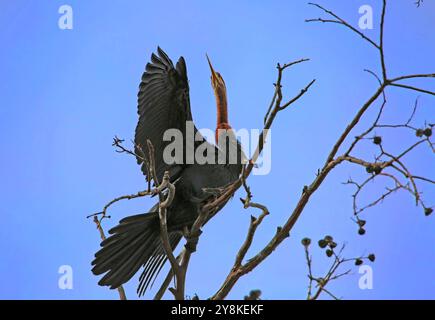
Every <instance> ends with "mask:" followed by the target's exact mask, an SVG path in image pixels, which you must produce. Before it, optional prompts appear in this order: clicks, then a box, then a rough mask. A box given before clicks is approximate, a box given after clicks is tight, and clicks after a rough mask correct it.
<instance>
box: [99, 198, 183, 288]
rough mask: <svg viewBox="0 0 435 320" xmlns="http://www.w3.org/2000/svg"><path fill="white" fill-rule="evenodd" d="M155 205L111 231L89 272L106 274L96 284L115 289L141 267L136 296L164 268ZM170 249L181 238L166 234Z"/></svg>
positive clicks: (127, 219)
mask: <svg viewBox="0 0 435 320" xmlns="http://www.w3.org/2000/svg"><path fill="white" fill-rule="evenodd" d="M156 209H157V206H154V207H153V208H152V209H151V211H150V212H149V213H146V214H139V215H134V216H130V217H127V218H124V219H122V220H121V221H120V222H119V224H118V225H117V226H116V227H114V228H112V229H111V230H110V231H109V233H110V234H111V236H109V237H108V238H107V239H106V240H104V241H102V242H101V246H102V248H101V249H100V250H99V251H98V252H97V253H96V254H95V259H94V261H92V265H93V266H94V267H93V268H92V272H93V273H94V274H96V275H100V274H103V273H105V275H104V276H103V278H101V280H100V281H99V282H98V284H99V285H102V286H110V288H111V289H115V288H118V287H119V286H121V285H122V284H123V283H125V282H127V281H128V280H130V279H131V278H132V277H133V275H134V274H135V273H136V272H137V271H138V270H139V268H140V267H141V266H142V265H144V266H145V268H144V271H143V273H142V275H141V277H140V279H139V281H140V283H139V287H138V293H140V294H143V293H144V292H145V290H146V289H147V288H148V287H149V285H150V284H152V283H153V282H154V279H155V277H156V276H157V274H158V273H159V271H160V270H161V268H162V267H163V265H164V263H165V261H166V255H165V253H164V250H163V247H162V244H161V239H160V226H159V217H158V213H157V212H155V210H156ZM169 239H170V243H171V246H172V248H173V249H175V247H176V246H177V244H178V242H179V241H180V239H181V235H180V234H178V233H170V234H169Z"/></svg>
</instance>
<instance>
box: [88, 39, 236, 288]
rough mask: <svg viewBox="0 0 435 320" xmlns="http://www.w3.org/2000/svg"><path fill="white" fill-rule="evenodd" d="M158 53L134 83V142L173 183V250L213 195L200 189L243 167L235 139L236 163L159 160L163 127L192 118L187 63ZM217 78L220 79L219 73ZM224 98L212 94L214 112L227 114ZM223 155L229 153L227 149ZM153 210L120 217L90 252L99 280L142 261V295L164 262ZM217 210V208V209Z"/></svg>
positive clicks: (118, 278)
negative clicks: (136, 88) (151, 151)
mask: <svg viewBox="0 0 435 320" xmlns="http://www.w3.org/2000/svg"><path fill="white" fill-rule="evenodd" d="M157 53H158V54H157V55H155V54H152V56H151V62H150V63H148V64H147V65H146V70H145V72H144V74H143V76H142V81H141V83H140V86H139V93H138V114H139V122H138V125H137V127H136V135H135V143H136V144H137V145H139V146H141V149H142V150H143V151H144V152H145V153H146V152H147V143H146V141H147V139H149V140H150V141H151V142H152V143H153V146H154V149H155V161H156V172H157V176H158V178H159V180H161V179H162V177H163V173H164V172H165V171H169V172H170V176H171V181H172V182H174V183H175V186H176V192H175V197H174V200H173V202H172V204H171V205H170V207H169V208H168V212H167V216H168V221H167V224H168V232H169V239H170V243H171V246H172V248H173V249H175V247H176V246H177V244H178V243H179V241H180V240H181V238H182V233H181V232H182V230H183V228H184V227H185V226H187V227H190V226H191V225H192V223H193V222H194V221H195V219H196V218H197V216H198V212H199V209H200V207H201V206H202V205H204V204H205V203H206V202H207V201H209V200H210V199H212V198H213V194H212V193H210V192H207V191H206V190H204V188H220V187H224V186H226V185H228V184H229V183H231V182H233V181H235V180H236V179H237V178H238V177H239V175H240V173H241V169H242V165H241V155H242V151H241V147H240V145H239V143H238V142H237V150H238V155H239V157H238V159H239V160H238V161H237V163H235V164H217V163H216V164H198V163H196V161H195V162H194V163H193V164H185V163H186V162H183V163H182V164H166V163H165V162H164V161H163V150H164V148H165V146H166V145H167V143H168V142H164V141H163V140H162V137H163V133H164V132H165V131H166V130H167V129H170V128H176V129H179V130H180V131H181V132H182V133H183V136H184V134H185V122H186V121H192V114H191V110H190V102H189V85H188V79H187V71H186V63H185V61H184V59H183V57H181V58H180V59H179V60H178V62H177V64H176V66H175V67H174V66H173V64H172V61H171V60H170V59H169V57H168V56H167V55H166V53H165V52H163V50H161V49H160V48H158V49H157ZM210 66H211V65H210ZM213 77H216V74H215V73H214V71H213V69H212V84H213V87H214V89H215V95H216V96H217V97H218V96H222V94H220V93H219V94H217V93H216V92H217V91H218V90H221V91H220V92H222V90H225V84H224V83H223V80H222V81H221V82H219V84H220V85H221V86H223V87H222V88H216V87H215V83H214V82H213V81H215V79H214V78H213ZM218 77H219V78H220V79H221V77H220V75H219V74H218ZM219 84H218V85H219ZM224 99H225V101H219V99H218V98H217V107H218V114H219V112H225V113H226V107H227V106H226V94H225V95H224ZM220 102H221V103H220ZM218 127H225V128H230V127H229V125H228V124H227V123H225V125H221V126H219V122H218ZM196 131H197V130H196V128H195V132H196ZM201 143H208V142H206V141H205V139H204V138H202V140H200V141H197V142H196V143H195V144H194V147H193V150H186V148H184V154H186V153H188V152H194V151H195V149H196V148H197V147H198V146H199V145H200V144H201ZM209 147H211V148H212V149H213V150H215V151H216V157H217V156H218V154H219V153H220V154H221V155H222V151H221V150H220V149H219V148H217V147H216V146H211V145H209ZM227 149H229V148H227ZM139 151H140V150H136V152H139ZM227 151H228V150H227ZM223 156H224V157H226V158H228V154H225V155H223ZM138 163H139V164H141V165H142V166H141V167H142V172H143V173H144V175H145V176H146V175H147V169H146V166H145V164H142V162H141V160H140V159H138ZM147 179H150V177H147ZM222 207H223V205H222ZM157 209H158V205H157V204H156V205H155V206H154V207H152V208H151V210H150V211H149V213H146V214H139V215H134V216H130V217H127V218H124V219H122V220H121V221H120V223H119V225H117V226H116V227H114V228H113V229H111V230H110V231H109V233H110V236H109V237H108V238H107V239H106V240H104V241H103V242H102V243H101V246H102V248H101V249H100V250H99V251H98V252H97V253H96V254H95V259H94V261H93V262H92V265H93V266H94V267H93V269H92V272H93V273H94V274H96V275H100V274H105V275H104V276H103V277H102V278H101V280H100V281H99V284H100V285H104V286H110V288H112V289H113V288H117V287H119V286H120V285H122V284H123V283H125V282H127V281H128V280H129V279H130V278H131V277H133V275H134V274H135V273H136V272H137V271H138V270H139V269H140V267H141V266H143V267H144V268H143V272H142V274H141V276H140V278H139V286H138V289H137V291H138V294H139V295H142V294H143V293H144V292H145V290H146V289H147V288H148V287H149V286H150V284H152V283H153V281H154V279H155V277H156V276H157V274H158V273H159V271H160V270H161V268H162V267H163V265H164V263H165V261H166V255H165V253H164V251H163V247H162V245H161V239H160V234H159V232H160V231H159V230H160V229H159V218H158V213H157ZM220 209H221V208H217V211H218V210H220ZM209 218H211V217H209Z"/></svg>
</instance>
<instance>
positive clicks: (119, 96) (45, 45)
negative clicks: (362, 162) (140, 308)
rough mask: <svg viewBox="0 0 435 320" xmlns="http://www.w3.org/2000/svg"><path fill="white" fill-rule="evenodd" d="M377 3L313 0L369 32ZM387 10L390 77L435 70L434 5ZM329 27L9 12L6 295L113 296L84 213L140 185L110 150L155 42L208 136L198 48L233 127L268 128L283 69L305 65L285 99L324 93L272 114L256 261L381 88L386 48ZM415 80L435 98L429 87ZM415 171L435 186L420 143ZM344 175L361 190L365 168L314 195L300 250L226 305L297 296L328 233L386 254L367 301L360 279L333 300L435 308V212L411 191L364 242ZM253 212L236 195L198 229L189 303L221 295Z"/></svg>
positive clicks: (202, 13)
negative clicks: (95, 270) (257, 296)
mask: <svg viewBox="0 0 435 320" xmlns="http://www.w3.org/2000/svg"><path fill="white" fill-rule="evenodd" d="M379 2H380V1H374V0H364V1H359V0H358V1H336V0H335V1H321V3H322V4H324V5H326V6H327V7H328V8H331V9H334V10H335V11H336V12H337V13H339V14H340V15H341V16H343V17H345V18H346V19H347V20H348V21H349V22H351V23H353V24H357V21H358V17H359V14H358V8H359V7H360V6H361V5H363V4H370V5H372V6H373V8H374V14H375V16H374V19H375V21H374V22H375V26H376V25H377V23H378V22H379V14H378V13H379V5H378V4H379ZM389 2H391V5H390V6H389V8H388V12H387V17H386V33H385V49H386V59H387V62H388V70H389V71H390V74H391V75H393V76H394V75H399V74H403V73H420V72H434V71H435V59H434V57H435V42H434V40H435V38H434V34H433V30H434V29H435V4H434V3H433V1H425V2H424V5H423V6H422V7H421V8H420V9H417V8H415V6H414V4H413V2H414V1H413V0H399V1H389ZM63 4H69V5H71V6H72V8H73V10H74V11H73V13H74V29H73V30H60V29H59V28H58V24H57V22H58V18H59V16H60V15H59V14H58V8H59V7H60V6H61V5H63ZM319 15H320V12H319V11H318V10H316V9H315V8H312V7H310V6H308V5H307V4H306V1H271V2H268V4H267V5H266V4H265V3H264V1H217V2H209V1H207V2H206V1H182V2H181V1H180V2H177V3H175V2H172V1H165V2H158V1H139V0H137V1H110V2H108V1H68V2H64V1H35V0H33V1H2V2H1V3H0V43H1V50H0V77H1V81H0V132H1V137H2V138H1V139H2V148H1V158H0V164H1V166H0V176H1V178H2V183H1V184H0V203H1V206H0V213H1V226H2V230H1V232H0V252H1V258H0V279H1V283H2V285H1V287H0V298H18V299H46V298H49V299H116V298H117V292H116V291H109V290H108V289H106V288H102V287H99V286H98V285H97V281H98V278H96V277H95V276H93V275H92V273H91V271H90V269H91V268H90V262H91V260H92V257H93V254H94V252H95V251H96V250H97V249H98V247H99V235H98V232H97V231H96V229H95V225H94V224H93V223H92V222H91V221H90V220H87V219H86V218H85V217H86V215H88V214H90V213H92V212H96V211H99V210H101V208H102V207H103V206H104V204H105V203H106V202H107V201H108V200H110V199H112V198H114V197H116V196H118V195H122V194H128V193H134V192H137V191H139V190H142V189H144V188H145V184H144V178H143V176H142V175H141V172H140V170H139V167H138V166H137V165H136V163H135V160H134V159H132V158H131V157H128V156H126V155H119V154H117V153H115V152H114V150H113V148H112V147H111V141H112V137H113V136H114V135H118V136H119V137H122V138H125V139H127V140H128V139H131V138H132V137H133V133H134V128H135V125H136V121H137V118H136V93H137V86H138V83H139V80H140V77H141V74H142V72H143V69H144V66H145V64H146V62H147V61H148V59H149V56H150V54H151V52H152V51H154V50H155V48H156V47H157V45H160V46H161V47H162V48H163V49H164V50H165V51H166V52H167V53H168V54H169V55H170V56H171V57H172V59H173V60H175V59H177V58H178V57H179V56H180V55H183V56H184V57H185V59H186V61H187V65H188V74H189V79H190V89H191V92H190V97H191V104H192V109H193V113H194V118H195V122H196V123H197V126H198V127H202V128H214V126H215V105H214V97H213V93H212V89H211V86H210V82H209V69H208V66H207V62H206V59H205V53H206V52H207V53H208V54H209V56H210V57H211V58H212V61H213V63H214V65H215V67H216V69H217V70H219V71H220V72H221V73H222V75H223V77H224V78H225V81H226V84H227V87H228V91H229V93H228V96H229V108H230V110H229V112H230V122H231V124H232V126H233V127H234V128H261V126H262V119H263V115H264V113H265V110H266V108H267V105H268V102H269V100H270V97H271V94H272V93H273V87H272V83H273V82H274V81H275V76H276V70H275V65H276V63H277V62H288V61H291V60H295V59H299V58H302V57H308V58H311V59H312V61H311V62H309V63H306V64H304V65H299V66H297V67H295V68H294V69H292V70H290V71H289V72H288V73H287V74H286V75H285V78H284V86H285V88H284V92H285V93H286V94H288V95H289V96H290V95H293V94H295V93H297V92H298V91H299V90H300V88H301V87H302V86H303V85H305V84H306V83H307V82H308V81H310V80H311V79H312V78H316V79H317V83H316V84H315V86H314V87H313V88H312V90H311V91H310V92H309V94H307V95H306V96H305V97H304V98H303V99H302V100H301V101H300V102H299V103H298V104H297V105H295V106H294V107H293V108H292V109H289V110H288V111H286V112H285V113H282V114H280V116H279V118H278V119H277V121H276V123H275V125H274V128H273V141H272V161H273V164H272V171H271V173H270V174H269V175H267V176H255V177H251V179H250V184H251V187H252V191H253V193H254V197H255V198H254V199H255V201H258V202H261V203H264V204H266V205H267V206H268V207H269V210H270V212H271V214H270V216H268V217H267V218H266V220H265V221H264V223H263V225H262V226H261V228H260V229H259V231H258V233H257V235H256V238H255V243H254V245H253V247H252V250H251V251H250V253H249V254H252V253H255V252H256V250H258V249H259V248H261V247H262V246H263V245H264V244H265V243H266V242H267V241H268V239H269V238H270V237H271V235H272V234H273V233H274V232H275V230H276V227H277V226H278V225H280V224H282V223H283V222H284V221H285V219H286V217H287V216H288V215H289V213H290V210H291V209H292V208H293V207H294V205H295V203H296V201H297V199H298V196H299V195H300V193H301V190H302V187H303V185H304V184H308V183H309V182H310V181H312V179H313V177H314V175H315V172H316V170H317V169H318V168H319V167H320V166H321V165H322V164H323V162H324V160H325V157H326V155H327V153H328V151H329V150H330V148H331V145H332V144H333V142H334V141H335V140H336V139H337V137H338V136H339V134H340V132H341V131H342V130H343V129H344V127H345V126H346V124H347V122H348V121H349V118H350V117H352V116H353V115H354V114H355V112H356V110H357V108H358V106H360V105H361V103H363V102H364V101H365V100H366V99H367V98H368V97H369V95H371V94H372V93H373V91H374V90H375V86H376V83H375V81H374V80H373V78H372V77H371V76H369V75H368V74H367V73H365V72H363V69H364V68H369V69H372V70H375V71H377V72H379V64H378V59H377V56H376V52H375V51H374V50H373V49H372V48H371V47H369V46H368V45H367V44H366V43H364V42H362V41H361V39H360V38H358V37H357V36H355V35H353V34H351V33H350V32H348V31H346V30H344V29H343V28H340V27H339V26H338V25H325V24H307V23H305V22H304V19H305V18H311V17H315V18H317V17H319ZM377 32H378V30H377V28H376V27H375V29H374V30H369V31H367V35H369V36H372V37H376V35H377ZM413 83H414V84H416V85H421V86H422V87H425V88H427V89H432V90H434V89H435V82H434V81H433V80H432V81H430V80H425V81H414V82H413ZM416 96H417V94H416V93H415V92H409V91H401V90H389V91H388V99H389V105H388V112H387V113H386V117H387V118H386V119H387V120H388V121H394V120H397V121H400V119H405V118H406V117H407V116H408V114H409V112H410V110H411V107H412V104H413V102H414V100H415V98H416ZM420 105H421V108H420V109H419V111H418V114H417V118H416V125H420V126H421V125H423V123H424V120H425V119H426V120H429V121H434V119H433V114H434V113H433V108H434V99H433V97H428V96H421V98H420ZM370 116H371V117H373V113H371V114H369V118H370ZM430 116H431V117H432V118H430ZM415 139H416V138H415V137H413V136H409V135H407V134H406V133H405V132H396V133H395V134H392V135H391V134H390V135H384V140H385V143H386V144H387V146H389V148H390V150H392V151H397V150H401V149H402V148H403V146H404V145H408V144H409V143H412V142H413V141H415ZM362 151H363V152H364V154H365V155H367V156H368V157H369V158H371V157H372V156H373V154H374V153H375V149H374V148H373V147H372V145H370V144H368V146H367V148H366V149H365V150H362ZM406 161H407V163H408V165H409V166H410V167H411V168H412V169H413V170H415V172H416V174H426V175H427V176H429V177H431V178H432V179H433V178H435V170H434V168H435V166H434V162H433V154H432V153H431V152H430V151H429V150H425V148H421V149H419V150H418V151H417V152H416V153H415V154H414V155H411V156H409V157H408V158H406ZM349 176H352V177H353V178H354V179H358V178H359V179H362V178H363V177H364V176H365V173H364V171H363V169H361V168H359V167H355V166H342V167H340V168H338V169H337V170H336V171H334V172H333V173H332V174H331V175H330V177H328V179H327V180H326V181H325V182H324V184H323V185H322V186H321V188H320V190H319V191H318V192H317V193H316V194H315V195H314V196H313V197H312V199H311V201H310V203H309V205H308V206H307V207H306V210H305V212H304V214H303V215H302V217H301V218H300V220H299V221H298V223H297V225H296V226H295V228H294V230H293V232H292V234H291V237H290V238H289V239H287V240H286V241H285V243H284V244H283V245H281V246H280V247H279V248H278V249H277V250H276V252H274V253H273V254H272V255H271V256H270V257H269V258H268V259H267V260H266V261H265V262H264V263H263V264H262V265H261V266H260V267H258V268H257V269H256V270H255V271H254V272H252V273H251V274H249V275H248V276H246V277H244V278H242V279H241V280H240V281H239V283H238V284H237V285H236V287H235V288H234V290H233V291H232V293H231V294H230V296H229V297H230V298H242V297H243V296H244V295H245V294H247V293H248V292H249V290H251V289H256V288H260V289H261V290H262V291H263V298H265V299H286V298H291V299H303V298H304V297H305V296H306V286H307V278H306V265H305V261H304V257H303V248H302V247H301V245H300V240H301V239H302V238H303V237H305V236H309V237H311V238H312V239H314V240H317V239H319V238H321V237H323V236H324V235H325V234H332V235H334V236H335V238H336V239H337V241H340V242H341V241H343V240H346V241H347V242H348V250H347V254H348V255H349V256H354V255H359V254H362V253H369V252H375V253H376V255H377V261H376V262H375V264H374V265H373V272H374V288H373V290H360V289H359V288H358V273H357V271H356V274H355V275H353V276H350V277H348V278H345V279H341V280H339V281H337V282H336V283H335V284H332V286H331V288H330V289H331V291H333V292H334V293H335V294H337V295H338V296H342V297H344V298H354V299H376V298H432V299H434V298H435V270H434V266H435V250H434V248H435V247H434V240H435V233H434V226H435V221H434V219H433V216H432V217H429V218H428V217H425V216H424V214H423V212H422V210H421V208H416V207H415V205H414V202H413V199H412V198H411V197H410V196H409V195H408V194H406V193H405V192H399V193H398V194H395V195H393V196H392V197H391V198H390V199H388V200H386V201H385V202H384V203H382V204H381V205H379V206H378V207H376V208H374V209H372V210H370V211H368V212H367V213H366V214H365V215H364V217H365V218H366V220H367V221H368V223H367V234H366V235H365V236H364V237H361V236H358V235H357V233H356V227H355V224H354V223H353V222H352V221H351V219H350V217H351V216H352V206H351V194H352V191H353V190H352V188H351V187H349V186H344V185H342V184H341V182H343V181H345V180H347V179H348V177H349ZM382 187H383V186H382V185H381V184H376V185H373V186H371V187H370V189H369V190H368V191H367V193H366V194H365V195H364V197H363V198H362V200H365V201H369V200H371V199H374V198H375V197H377V196H378V195H379V193H380V192H382ZM422 191H423V192H424V196H425V198H426V200H427V202H430V200H433V199H434V190H433V188H432V189H431V188H430V187H428V186H427V185H426V186H425V185H422ZM239 195H241V193H240V194H239ZM152 204H153V201H152V200H150V199H146V200H138V201H131V202H128V203H121V204H119V205H118V206H116V207H114V208H113V210H112V211H111V212H110V214H111V215H112V217H113V218H112V219H111V221H108V222H106V224H105V227H106V229H107V228H108V227H109V226H113V225H114V224H116V223H117V221H118V220H119V219H120V218H122V217H124V216H127V215H129V214H133V213H138V212H144V211H147V209H148V208H149V207H151V205H152ZM431 204H433V203H431ZM255 213H256V212H248V211H247V210H244V209H243V208H242V207H241V205H240V203H239V201H236V200H233V201H232V202H231V203H230V204H229V205H227V206H226V207H225V209H224V210H222V212H221V213H220V214H219V215H218V216H217V217H216V218H215V219H213V220H212V222H210V223H209V225H207V226H206V227H205V228H204V231H205V232H204V234H203V236H202V237H201V240H200V244H199V247H198V252H197V253H195V255H194V256H193V258H192V260H191V267H190V270H189V273H188V285H187V293H188V294H189V295H193V294H194V293H197V294H198V295H199V296H200V297H201V298H206V297H208V296H210V295H211V294H213V293H214V292H215V291H216V290H217V289H218V288H219V286H220V284H221V283H222V281H223V279H224V278H225V276H226V274H227V272H228V270H229V269H230V267H231V265H232V263H233V259H234V257H235V253H236V251H237V249H238V247H239V246H240V244H241V243H242V240H243V238H244V235H245V233H246V230H247V227H248V223H249V215H250V214H255ZM249 254H248V255H249ZM313 254H314V260H315V261H314V264H315V267H314V268H315V270H316V272H319V273H320V272H324V271H325V269H326V268H327V267H328V264H327V263H328V260H327V258H326V257H324V254H323V252H321V251H320V250H318V249H317V248H316V249H315V250H314V252H313ZM61 265H71V266H72V268H73V272H74V274H73V276H74V278H73V285H74V288H73V289H72V290H60V289H59V288H58V278H59V274H58V268H59V266H61ZM136 285H137V279H133V280H132V281H131V282H130V283H129V284H128V285H127V286H126V290H127V295H128V297H129V298H135V297H136V293H135V287H136ZM154 289H155V288H154ZM146 297H147V298H150V297H152V295H151V293H148V295H147V296H146ZM168 297H169V296H168Z"/></svg>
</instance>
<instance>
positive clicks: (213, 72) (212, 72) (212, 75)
mask: <svg viewBox="0 0 435 320" xmlns="http://www.w3.org/2000/svg"><path fill="white" fill-rule="evenodd" d="M205 55H206V57H207V61H208V65H209V66H210V71H211V78H212V81H213V83H216V82H217V80H218V77H217V75H216V72H215V71H214V69H213V66H212V65H211V61H210V58H209V57H208V55H207V54H205Z"/></svg>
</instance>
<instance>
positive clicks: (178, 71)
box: [135, 48, 192, 181]
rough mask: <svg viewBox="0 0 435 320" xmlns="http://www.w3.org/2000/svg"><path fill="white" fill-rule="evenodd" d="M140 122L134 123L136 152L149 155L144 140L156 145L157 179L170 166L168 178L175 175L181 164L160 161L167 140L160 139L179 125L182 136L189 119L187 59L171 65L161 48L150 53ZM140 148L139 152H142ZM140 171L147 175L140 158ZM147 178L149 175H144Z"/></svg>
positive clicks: (141, 93)
mask: <svg viewBox="0 0 435 320" xmlns="http://www.w3.org/2000/svg"><path fill="white" fill-rule="evenodd" d="M138 114H139V122H138V124H137V127H136V135H135V144H136V153H137V154H142V152H143V153H144V154H145V155H146V156H148V147H147V140H148V139H149V140H150V141H151V142H152V144H153V146H154V149H155V166H156V173H157V177H158V179H159V181H161V179H162V176H163V173H164V172H165V171H166V170H169V172H170V175H171V178H172V179H174V178H176V177H177V175H178V174H179V172H180V171H181V168H182V166H181V165H179V164H167V163H165V162H164V161H163V150H164V148H165V146H167V145H168V144H169V143H170V142H165V141H163V134H164V132H165V131H166V130H167V129H171V128H174V129H178V130H180V131H181V132H182V133H183V137H185V128H186V124H185V123H186V121H188V120H192V114H191V111H190V102H189V84H188V79H187V71H186V63H185V61H184V58H183V57H181V58H180V59H179V60H178V62H177V65H176V66H175V67H174V65H173V64H172V61H171V59H169V57H168V56H167V54H166V53H165V52H164V51H163V50H162V49H160V48H157V55H156V54H154V53H153V54H152V55H151V62H150V63H148V64H147V65H146V70H145V72H144V74H143V76H142V81H141V83H140V86H139V93H138ZM141 151H142V152H141ZM138 163H139V164H142V172H143V173H144V174H145V175H146V176H147V175H148V174H147V168H146V166H145V164H144V163H143V161H142V159H140V158H138ZM147 179H150V177H148V176H147Z"/></svg>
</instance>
